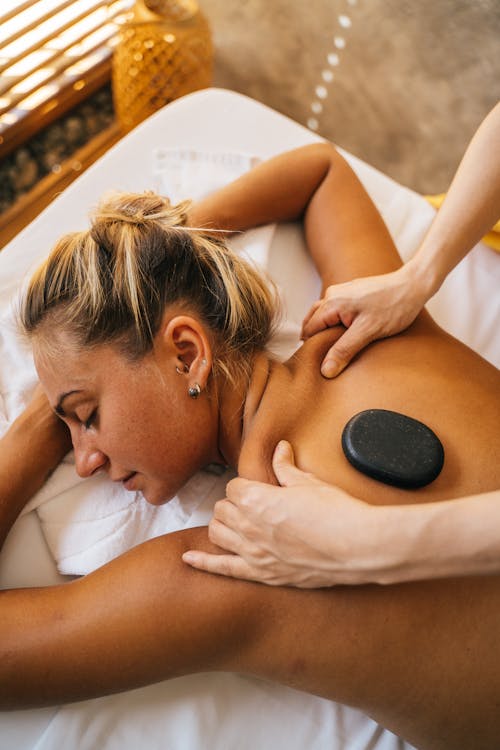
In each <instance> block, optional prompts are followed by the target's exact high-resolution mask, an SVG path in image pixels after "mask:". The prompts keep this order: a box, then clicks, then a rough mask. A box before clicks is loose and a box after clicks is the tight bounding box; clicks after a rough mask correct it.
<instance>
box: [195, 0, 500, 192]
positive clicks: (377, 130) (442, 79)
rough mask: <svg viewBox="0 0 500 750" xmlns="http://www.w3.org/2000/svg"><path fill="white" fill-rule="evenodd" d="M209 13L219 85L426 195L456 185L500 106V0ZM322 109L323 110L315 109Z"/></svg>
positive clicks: (239, 2)
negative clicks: (480, 129) (467, 152)
mask: <svg viewBox="0 0 500 750" xmlns="http://www.w3.org/2000/svg"><path fill="white" fill-rule="evenodd" d="M201 7H202V8H203V10H204V12H205V14H206V15H207V16H208V17H209V19H210V20H211V23H212V27H213V31H214V38H215V43H216V50H217V51H216V70H215V80H214V83H215V84H216V85H218V86H223V87H227V88H231V89H234V90H237V91H241V92H243V93H246V94H248V95H249V96H252V97H254V98H256V99H258V100H260V101H262V102H264V103H266V104H268V105H270V106H272V107H274V108H275V109H277V110H279V111H281V112H283V113H285V114H287V115H289V116H290V117H293V118H294V119H296V120H297V121H299V122H301V123H303V124H307V122H308V121H309V120H310V119H311V118H314V119H315V120H316V121H317V132H318V133H319V134H320V135H323V136H325V137H327V138H330V139H332V140H334V141H335V142H336V143H338V144H339V145H341V146H344V147H345V148H347V149H349V150H350V151H352V152H353V153H355V154H357V155H358V156H360V157H361V158H363V159H365V160H367V161H369V162H370V163H371V164H373V165H375V166H377V167H379V168H380V169H382V170H383V171H385V172H386V173H388V174H390V175H391V176H392V177H394V178H395V179H397V180H399V181H401V182H403V183H404V184H406V185H408V186H410V187H413V188H414V189H416V190H420V191H422V192H440V191H442V190H445V189H446V188H447V186H448V184H449V180H450V178H451V176H452V175H453V172H454V170H455V167H456V165H457V164H458V161H459V159H460V156H461V154H462V152H463V150H464V148H465V146H466V144H467V142H468V139H469V138H470V136H471V135H472V133H473V132H474V130H475V128H476V126H477V125H478V123H479V122H480V120H481V119H482V117H483V116H484V115H485V114H486V112H487V111H488V110H489V109H490V108H491V107H492V106H493V104H494V103H495V101H497V100H498V99H499V98H500V2H499V0H201ZM346 19H348V20H346ZM349 23H350V25H349ZM342 24H343V25H342ZM339 38H340V41H339ZM335 40H336V41H335ZM341 40H343V42H344V46H343V47H342V46H341V45H342V41H341ZM336 44H337V45H339V46H336ZM335 54H336V55H337V56H338V64H333V65H332V64H331V63H332V62H333V63H335V62H336V60H335V58H334V57H332V55H335ZM329 56H330V63H329ZM332 74H333V79H332V80H329V79H330V78H331V77H332ZM323 75H325V76H326V78H327V80H324V78H323ZM318 86H323V87H324V91H321V90H320V93H323V94H326V97H325V98H324V99H321V98H320V97H318V95H317V93H316V89H317V87H318ZM314 102H316V103H318V102H319V104H321V106H322V111H321V112H318V113H314V112H313V111H312V110H311V107H312V105H313V104H314ZM315 106H316V109H317V108H318V105H317V104H316V105H315ZM313 124H314V123H313Z"/></svg>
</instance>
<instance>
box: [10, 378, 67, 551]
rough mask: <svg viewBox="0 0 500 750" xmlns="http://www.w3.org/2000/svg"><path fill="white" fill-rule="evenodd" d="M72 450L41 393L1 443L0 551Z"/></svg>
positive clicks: (61, 424)
mask: <svg viewBox="0 0 500 750" xmlns="http://www.w3.org/2000/svg"><path fill="white" fill-rule="evenodd" d="M70 447H71V441H70V439H69V433H68V430H67V428H66V427H65V426H64V425H63V423H62V422H61V421H60V420H59V419H58V418H57V417H56V416H55V414H54V413H53V412H52V410H51V409H50V407H49V404H48V402H47V399H46V397H45V395H43V393H41V391H38V392H37V393H36V394H35V396H34V398H33V399H32V401H31V402H30V404H29V405H28V407H27V409H26V410H25V411H24V412H23V413H22V414H21V415H20V416H19V417H18V418H17V419H16V420H15V421H14V422H13V423H12V425H11V426H10V428H9V429H8V431H7V432H6V433H5V435H4V436H3V437H2V438H1V439H0V547H1V546H2V544H3V542H4V541H5V538H6V536H7V534H8V532H9V530H10V528H11V526H12V525H13V523H14V521H15V520H16V518H17V517H18V515H19V514H20V512H21V511H22V509H23V508H24V506H25V505H26V503H27V502H28V500H29V499H30V498H31V497H32V496H33V495H34V494H35V492H37V490H39V489H40V487H41V486H42V485H43V484H44V482H45V480H46V479H47V477H48V476H49V474H50V473H51V472H52V471H53V470H54V469H55V467H56V466H57V465H58V464H59V462H60V461H61V459H62V458H63V457H64V456H65V454H66V453H67V452H68V451H69V449H70Z"/></svg>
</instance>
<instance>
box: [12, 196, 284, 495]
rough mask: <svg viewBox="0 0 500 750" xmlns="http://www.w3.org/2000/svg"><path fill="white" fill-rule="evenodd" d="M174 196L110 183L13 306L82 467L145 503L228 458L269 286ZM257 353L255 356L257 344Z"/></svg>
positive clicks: (234, 450) (261, 336) (265, 323)
mask: <svg viewBox="0 0 500 750" xmlns="http://www.w3.org/2000/svg"><path fill="white" fill-rule="evenodd" d="M183 208H184V207H183V206H178V207H171V206H170V205H169V202H168V200H163V199H161V198H160V197H159V196H155V195H153V194H145V195H131V194H116V195H114V196H112V197H110V198H108V199H107V201H106V202H104V203H102V204H101V206H100V208H99V209H98V211H97V213H96V215H95V218H94V222H93V226H92V229H91V230H90V232H88V233H80V234H75V235H72V236H68V237H65V238H64V239H62V240H61V241H60V242H59V243H58V245H57V246H56V248H55V249H54V251H53V253H52V255H51V258H50V259H49V262H48V264H47V266H46V267H45V268H44V269H43V270H42V271H41V272H40V273H39V275H38V276H37V277H36V278H35V279H34V281H33V283H32V285H31V288H30V292H29V296H28V300H27V304H26V307H25V318H24V325H25V328H26V329H27V330H28V331H30V333H32V334H33V344H34V352H35V361H36V366H37V370H38V373H39V376H40V379H41V382H42V383H43V385H44V387H45V389H46V392H47V394H48V396H49V400H50V403H51V404H52V405H53V407H54V409H55V411H56V413H57V414H58V415H59V416H60V417H61V418H62V419H64V420H65V421H66V423H67V424H68V426H69V428H70V431H71V437H72V442H73V445H74V449H75V460H76V468H77V471H78V473H79V474H80V475H81V476H83V477H86V476H90V475H92V474H93V473H94V472H96V471H100V470H105V471H106V472H107V473H108V475H109V477H110V478H111V479H112V480H113V481H121V482H123V484H124V486H125V488H126V489H128V490H140V491H141V492H142V493H143V495H144V497H145V498H146V499H147V500H148V501H149V502H150V503H153V504H160V503H163V502H166V501H168V500H170V499H171V498H172V497H173V496H174V495H175V494H176V493H177V491H178V490H179V489H180V487H182V485H183V484H184V483H185V482H186V481H187V480H188V479H189V477H190V476H192V475H193V474H194V473H195V472H196V471H198V470H199V469H200V468H203V467H204V466H206V465H207V464H210V463H213V462H219V463H224V464H232V465H234V466H235V465H236V464H237V457H238V454H239V446H240V442H241V424H242V418H243V404H244V402H245V398H246V391H247V388H248V383H249V380H250V376H251V372H252V369H253V364H254V360H255V357H256V356H258V355H259V354H260V353H261V352H262V350H263V348H264V346H265V344H266V343H267V340H268V338H269V336H270V334H271V332H272V324H273V318H274V309H275V308H276V305H277V300H276V299H275V298H274V296H273V293H272V290H271V288H270V287H269V286H268V285H267V284H266V282H265V281H264V280H263V279H262V278H261V277H260V276H259V274H258V273H257V272H256V271H255V270H254V269H253V268H252V267H250V266H249V265H248V264H247V263H246V262H245V261H243V260H241V259H240V258H238V257H237V256H236V255H235V254H233V253H232V252H231V251H230V250H229V249H227V248H226V247H225V246H224V245H223V243H222V242H219V241H218V240H217V239H215V238H213V237H212V238H210V237H208V236H207V235H206V234H202V233H201V232H191V231H189V230H188V229H187V227H186V226H185V220H186V214H185V213H184V211H183ZM260 356H262V355H260Z"/></svg>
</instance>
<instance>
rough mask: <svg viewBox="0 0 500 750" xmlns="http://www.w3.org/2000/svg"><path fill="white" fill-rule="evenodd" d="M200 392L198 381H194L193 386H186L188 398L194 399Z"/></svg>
mask: <svg viewBox="0 0 500 750" xmlns="http://www.w3.org/2000/svg"><path fill="white" fill-rule="evenodd" d="M200 393H201V387H200V384H199V383H195V384H194V385H193V386H191V388H188V395H189V396H190V398H194V399H196V398H198V396H199V395H200Z"/></svg>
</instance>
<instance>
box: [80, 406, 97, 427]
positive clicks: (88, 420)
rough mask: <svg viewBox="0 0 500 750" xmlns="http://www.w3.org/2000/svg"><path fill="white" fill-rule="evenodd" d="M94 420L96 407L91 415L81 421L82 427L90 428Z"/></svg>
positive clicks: (95, 418)
mask: <svg viewBox="0 0 500 750" xmlns="http://www.w3.org/2000/svg"><path fill="white" fill-rule="evenodd" d="M96 420H97V408H96V409H94V411H93V412H92V413H91V415H90V416H89V417H88V418H87V419H86V420H85V421H84V422H83V426H84V428H85V429H86V430H90V428H91V427H93V426H94V425H95V423H96Z"/></svg>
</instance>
